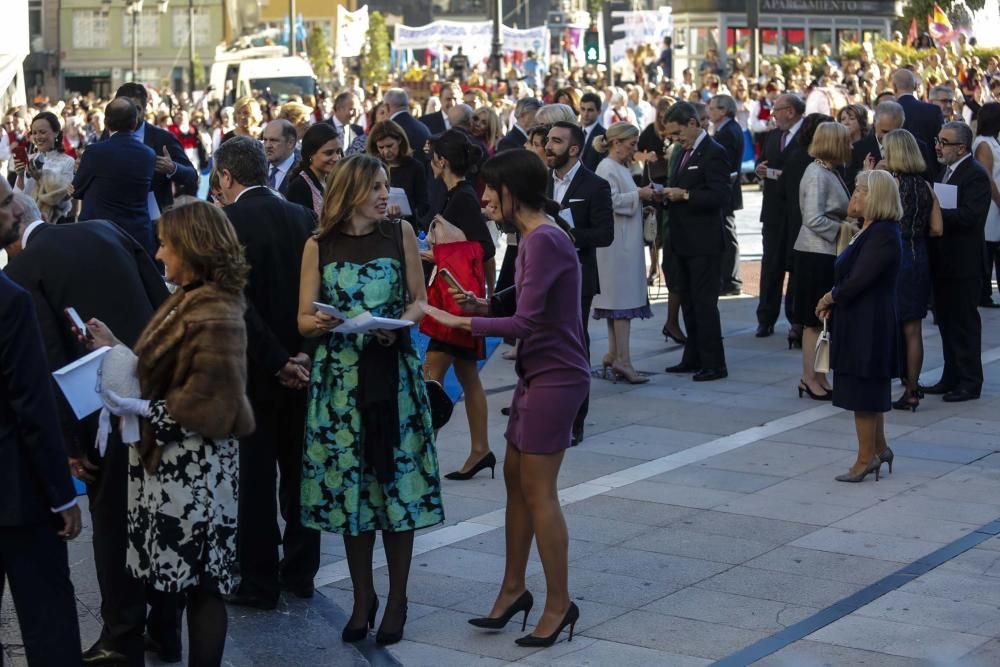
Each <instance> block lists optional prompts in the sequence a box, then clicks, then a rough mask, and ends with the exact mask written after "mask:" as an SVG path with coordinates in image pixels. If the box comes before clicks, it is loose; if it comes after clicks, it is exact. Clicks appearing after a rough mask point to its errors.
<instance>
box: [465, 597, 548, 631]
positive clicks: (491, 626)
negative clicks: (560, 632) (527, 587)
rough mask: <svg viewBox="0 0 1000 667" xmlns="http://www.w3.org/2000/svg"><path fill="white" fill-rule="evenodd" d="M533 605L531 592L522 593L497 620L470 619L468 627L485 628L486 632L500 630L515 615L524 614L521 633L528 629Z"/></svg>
mask: <svg viewBox="0 0 1000 667" xmlns="http://www.w3.org/2000/svg"><path fill="white" fill-rule="evenodd" d="M534 604H535V598H533V597H532V596H531V591H524V592H523V593H521V595H520V597H518V598H517V599H516V600H514V603H513V604H511V605H510V606H509V607H507V610H506V611H504V613H502V614H500V616H498V617H497V618H490V617H488V616H485V617H483V618H470V619H469V625H474V626H476V627H477V628H486V629H487V630H499V629H500V628H502V627H504V626H506V625H507V624H508V623H510V619H511V618H513V617H514V616H515V615H516V614H519V613H521V612H522V611H523V612H524V620H523V621H521V631H522V632H524V629H525V628H526V627H528V612H530V611H531V607H532V606H534Z"/></svg>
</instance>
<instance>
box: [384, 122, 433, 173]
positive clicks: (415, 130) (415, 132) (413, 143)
mask: <svg viewBox="0 0 1000 667" xmlns="http://www.w3.org/2000/svg"><path fill="white" fill-rule="evenodd" d="M392 121H393V122H394V123H396V124H397V125H399V126H400V127H401V128H403V132H405V133H406V138H407V139H408V140H409V142H410V148H412V149H413V157H415V158H417V159H418V160H420V162H421V163H422V164H424V165H426V164H427V163H428V162H430V159H429V158H428V156H427V153H425V152H424V146H425V145H426V144H427V140H428V139H430V138H431V132H430V130H428V129H427V126H426V125H424V124H423V123H421V122H420V121H419V120H417V119H416V118H414V117H413V116H411V115H410V114H409V113H408V112H406V111H404V112H402V113H400V114H399V115H398V116H396V117H395V118H393V119H392Z"/></svg>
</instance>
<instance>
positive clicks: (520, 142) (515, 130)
mask: <svg viewBox="0 0 1000 667" xmlns="http://www.w3.org/2000/svg"><path fill="white" fill-rule="evenodd" d="M541 108H542V103H541V102H540V101H538V100H537V99H535V98H534V97H522V98H521V99H519V100H518V101H517V104H515V105H514V127H512V128H511V129H510V132H508V133H507V134H506V135H504V136H503V137H502V138H501V139H500V141H498V142H497V152H498V153H499V152H500V151H509V150H512V149H514V148H524V145H525V144H526V143H528V130H530V129H531V128H532V127H533V126H534V125H535V114H537V113H538V110H539V109H541Z"/></svg>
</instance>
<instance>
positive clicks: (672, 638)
mask: <svg viewBox="0 0 1000 667" xmlns="http://www.w3.org/2000/svg"><path fill="white" fill-rule="evenodd" d="M587 636H589V637H597V638H599V639H606V640H608V641H615V642H621V643H624V644H633V645H638V646H644V647H646V648H651V649H654V650H660V651H669V652H671V653H680V654H682V655H691V656H695V657H699V658H714V659H718V658H722V657H724V656H726V655H728V654H730V653H733V652H734V651H737V650H739V649H741V648H743V647H744V646H747V645H749V644H752V643H754V642H755V641H758V640H760V639H763V638H764V637H765V636H767V633H764V632H755V631H753V630H744V629H742V628H734V627H731V626H728V625H720V624H718V623H705V622H704V621H694V620H691V619H687V618H680V617H677V616H665V615H662V614H654V613H651V612H647V611H633V612H630V613H628V614H625V615H624V616H619V617H618V618H616V619H614V620H612V621H608V622H607V623H605V624H603V625H599V626H597V627H596V628H592V629H590V630H588V631H587Z"/></svg>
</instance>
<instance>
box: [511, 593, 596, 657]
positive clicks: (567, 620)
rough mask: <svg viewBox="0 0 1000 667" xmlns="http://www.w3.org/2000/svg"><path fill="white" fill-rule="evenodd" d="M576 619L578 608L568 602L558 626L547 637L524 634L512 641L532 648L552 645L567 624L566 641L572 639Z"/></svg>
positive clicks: (578, 617)
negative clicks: (567, 633) (567, 607)
mask: <svg viewBox="0 0 1000 667" xmlns="http://www.w3.org/2000/svg"><path fill="white" fill-rule="evenodd" d="M578 620H580V609H579V607H577V606H576V604H575V603H573V602H570V603H569V609H567V610H566V615H565V616H563V619H562V620H561V621H560V622H559V627H558V628H556V631H555V632H553V633H552V634H551V635H549V636H548V637H536V636H535V635H525V636H524V637H521V638H520V639H515V640H514V643H515V644H517V645H518V646H527V647H532V648H534V647H543V646H552V645H553V644H555V643H556V640H557V639H559V635H560V633H562V631H563V630H564V629H565V628H566V626H567V625H568V626H569V639H568V640H567V641H573V628H575V627H576V622H577V621H578Z"/></svg>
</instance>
